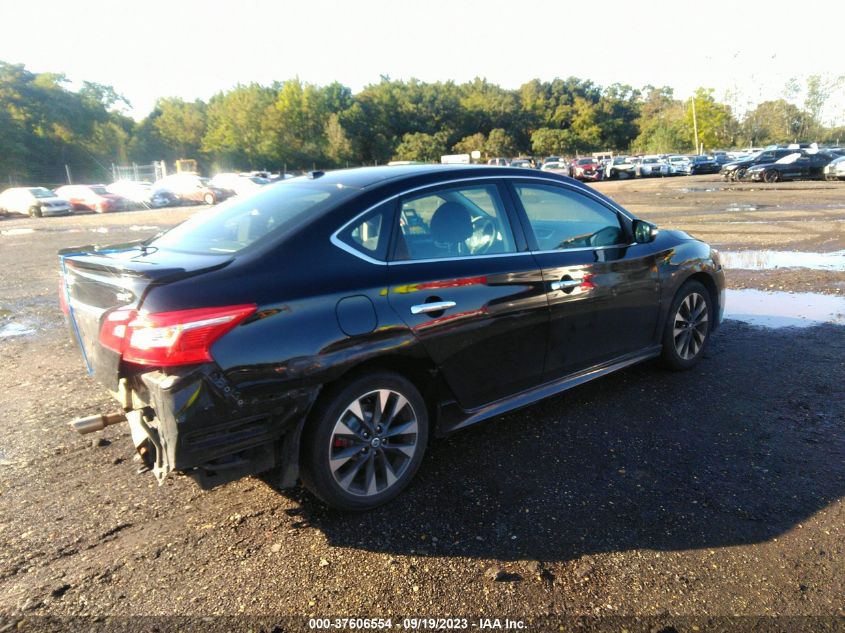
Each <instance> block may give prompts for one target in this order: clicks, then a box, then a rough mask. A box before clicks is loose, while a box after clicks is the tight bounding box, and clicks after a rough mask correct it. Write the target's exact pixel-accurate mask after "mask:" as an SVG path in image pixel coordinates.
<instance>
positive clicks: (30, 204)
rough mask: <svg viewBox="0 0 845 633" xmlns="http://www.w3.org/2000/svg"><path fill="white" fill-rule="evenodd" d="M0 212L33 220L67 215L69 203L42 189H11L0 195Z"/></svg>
mask: <svg viewBox="0 0 845 633" xmlns="http://www.w3.org/2000/svg"><path fill="white" fill-rule="evenodd" d="M0 212H6V213H22V214H24V215H29V216H31V217H33V218H40V217H42V216H45V215H67V214H68V213H70V203H68V201H67V200H65V199H63V198H59V197H58V196H57V195H56V194H55V193H53V192H52V191H50V190H49V189H46V188H44V187H12V188H11V189H6V191H4V192H3V193H0Z"/></svg>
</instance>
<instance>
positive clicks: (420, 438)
mask: <svg viewBox="0 0 845 633" xmlns="http://www.w3.org/2000/svg"><path fill="white" fill-rule="evenodd" d="M427 442H428V414H427V409H426V406H425V402H424V400H423V398H422V396H421V395H420V393H419V391H418V390H417V388H416V387H415V386H414V385H413V384H412V383H411V382H410V381H408V380H407V379H406V378H404V377H402V376H400V375H399V374H394V373H392V372H376V373H370V374H364V375H362V376H359V377H357V378H354V379H352V380H351V381H349V382H346V383H343V384H339V385H337V386H335V387H332V388H329V389H328V390H327V391H326V392H325V393H324V394H323V395H322V396H321V398H320V401H319V402H318V403H317V405H316V407H315V409H314V411H313V412H312V415H311V416H310V419H309V421H308V423H307V424H306V428H305V430H304V433H303V438H302V460H301V467H302V481H303V483H304V484H305V486H306V487H307V488H308V489H309V490H311V491H312V492H313V493H314V494H315V495H316V496H317V497H319V498H320V499H322V500H323V501H324V502H325V503H326V504H328V505H330V506H332V507H334V508H337V509H339V510H352V511H362V510H370V509H372V508H375V507H377V506H380V505H382V504H384V503H387V502H388V501H390V500H392V499H394V498H395V497H396V496H397V495H398V494H399V493H400V492H402V490H404V489H405V487H406V486H407V485H408V484H409V483H410V481H411V479H413V477H414V475H415V474H416V472H417V469H418V468H419V466H420V463H421V462H422V459H423V455H424V453H425V448H426V444H427Z"/></svg>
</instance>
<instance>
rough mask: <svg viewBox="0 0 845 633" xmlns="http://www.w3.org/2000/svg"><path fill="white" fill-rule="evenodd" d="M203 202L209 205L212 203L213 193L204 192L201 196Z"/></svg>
mask: <svg viewBox="0 0 845 633" xmlns="http://www.w3.org/2000/svg"><path fill="white" fill-rule="evenodd" d="M203 202H205V203H206V204H207V205H209V206H210V205H212V204H214V194H211V193H207V194H205V196H203Z"/></svg>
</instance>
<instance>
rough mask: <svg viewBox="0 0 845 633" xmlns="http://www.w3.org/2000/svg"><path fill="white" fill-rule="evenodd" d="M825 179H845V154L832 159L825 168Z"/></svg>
mask: <svg viewBox="0 0 845 633" xmlns="http://www.w3.org/2000/svg"><path fill="white" fill-rule="evenodd" d="M824 177H825V180H845V156H839V157H838V158H834V159H833V160H832V161H830V162H829V163H828V164H827V165H825V168H824Z"/></svg>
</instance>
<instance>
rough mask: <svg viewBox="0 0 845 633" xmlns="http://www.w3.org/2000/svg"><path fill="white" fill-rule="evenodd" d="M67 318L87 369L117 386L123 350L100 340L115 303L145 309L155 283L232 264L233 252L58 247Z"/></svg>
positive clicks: (103, 382)
mask: <svg viewBox="0 0 845 633" xmlns="http://www.w3.org/2000/svg"><path fill="white" fill-rule="evenodd" d="M59 261H60V264H61V274H62V284H61V289H60V292H62V293H64V299H65V303H66V305H67V320H68V325H69V327H70V330H71V333H72V335H73V338H74V339H75V340H76V342H77V344H78V345H79V348H80V351H81V352H82V357H83V360H84V361H85V365H86V368H87V370H88V373H89V374H90V375H92V376H94V378H96V379H97V380H98V381H99V382H100V383H102V384H103V385H105V386H106V387H107V388H109V389H110V390H112V391H116V390H117V386H118V380H119V379H120V354H118V353H117V352H114V351H112V350H110V349H107V348H105V347H103V346H102V345H100V342H99V335H100V327H101V325H102V322H103V318H104V317H105V315H106V314H107V313H108V312H109V311H111V310H113V309H115V308H140V307H141V304H142V303H143V300H144V297H145V293H146V292H147V290H148V289H149V288H150V287H152V286H154V285H161V284H165V283H170V282H172V281H175V280H177V279H184V278H185V277H189V276H192V275H197V274H201V273H204V272H208V271H211V270H216V269H219V268H222V267H224V266H226V265H228V264H229V263H230V262H231V261H232V257H231V256H225V255H224V256H221V255H192V254H188V253H174V252H171V251H162V250H156V249H153V248H148V249H146V250H144V249H143V246H142V245H139V244H133V245H119V246H117V247H112V248H108V249H100V250H98V249H97V247H93V246H91V247H81V248H71V249H64V250H62V251H59Z"/></svg>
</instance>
